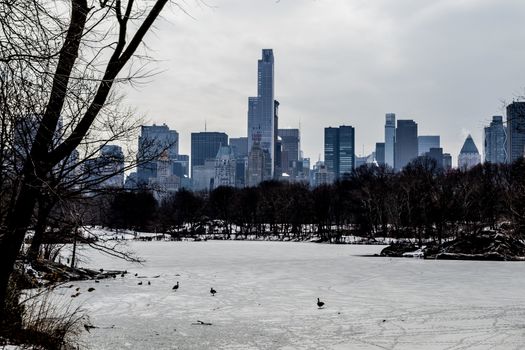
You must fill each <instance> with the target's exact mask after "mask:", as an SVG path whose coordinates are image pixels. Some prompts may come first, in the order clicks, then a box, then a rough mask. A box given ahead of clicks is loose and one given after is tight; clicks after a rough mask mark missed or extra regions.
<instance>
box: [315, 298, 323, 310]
mask: <svg viewBox="0 0 525 350" xmlns="http://www.w3.org/2000/svg"><path fill="white" fill-rule="evenodd" d="M323 306H324V303H323V302H322V301H321V300H319V298H317V307H318V308H322V307H323Z"/></svg>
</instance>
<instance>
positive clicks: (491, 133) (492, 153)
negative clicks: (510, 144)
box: [483, 115, 507, 164]
mask: <svg viewBox="0 0 525 350" xmlns="http://www.w3.org/2000/svg"><path fill="white" fill-rule="evenodd" d="M483 139H484V140H483V141H484V142H483V153H484V155H485V162H490V163H495V164H496V163H505V162H506V161H507V145H506V141H507V132H506V130H505V126H504V125H503V117H502V116H500V115H495V116H493V117H492V122H491V123H490V126H487V127H485V129H484V134H483Z"/></svg>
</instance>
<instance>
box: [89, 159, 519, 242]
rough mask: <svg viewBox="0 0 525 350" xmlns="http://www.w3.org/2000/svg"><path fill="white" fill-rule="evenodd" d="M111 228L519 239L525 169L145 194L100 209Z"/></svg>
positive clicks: (425, 170)
mask: <svg viewBox="0 0 525 350" xmlns="http://www.w3.org/2000/svg"><path fill="white" fill-rule="evenodd" d="M97 200H98V201H99V202H98V203H99V204H98V205H97V208H98V209H97V210H98V211H99V215H97V217H98V219H97V220H96V221H97V222H92V224H101V225H103V226H105V227H110V228H120V229H134V230H141V231H150V232H152V231H155V232H159V233H160V232H166V233H170V234H172V235H174V236H177V235H193V234H203V233H207V231H206V230H209V228H210V227H216V228H218V229H219V231H220V232H221V233H222V234H223V235H224V236H225V238H229V237H231V235H232V234H235V235H236V237H237V238H242V237H243V236H248V235H249V236H253V235H256V236H257V237H264V236H265V235H279V234H284V235H285V236H286V237H288V238H290V239H307V238H309V237H311V236H312V234H313V235H316V236H318V237H320V238H321V239H322V240H326V241H332V242H338V241H340V240H341V237H343V236H345V235H357V236H363V237H370V238H373V237H393V238H399V237H403V238H408V237H410V238H415V239H418V240H419V241H420V242H422V241H424V240H436V241H439V242H441V240H443V239H448V238H455V237H458V236H460V235H465V234H477V233H479V232H481V231H482V230H484V229H487V228H489V229H494V230H501V231H502V232H505V233H508V234H512V235H516V236H518V237H521V236H522V235H523V233H524V232H525V231H524V229H525V161H524V160H523V159H522V160H519V161H517V162H515V163H514V164H512V165H508V164H490V163H486V164H483V165H479V166H476V167H475V168H473V169H471V170H469V171H459V170H450V171H446V172H444V171H442V170H440V169H439V168H438V167H436V164H435V162H434V161H433V160H432V159H428V158H418V159H416V160H414V161H413V162H412V163H410V164H408V165H407V166H406V167H405V168H404V169H403V171H401V172H398V173H394V172H393V171H392V169H390V168H388V167H383V166H381V167H377V166H363V167H360V168H358V169H356V170H355V171H354V172H353V173H352V174H349V175H348V176H347V177H345V178H344V179H342V180H340V181H338V182H336V183H334V184H332V185H323V186H320V187H316V188H310V187H309V186H308V185H305V184H300V183H284V182H277V181H269V182H263V183H261V184H260V185H259V186H258V187H250V188H242V189H238V188H231V187H219V188H217V189H215V190H213V191H211V192H209V193H194V192H191V191H187V190H180V191H178V192H177V193H175V194H173V195H172V196H170V197H167V198H165V199H164V200H163V201H161V203H160V204H159V203H157V202H156V201H155V199H154V198H153V195H152V194H151V193H149V192H147V191H138V192H120V193H114V194H111V195H107V196H106V197H103V198H99V199H97Z"/></svg>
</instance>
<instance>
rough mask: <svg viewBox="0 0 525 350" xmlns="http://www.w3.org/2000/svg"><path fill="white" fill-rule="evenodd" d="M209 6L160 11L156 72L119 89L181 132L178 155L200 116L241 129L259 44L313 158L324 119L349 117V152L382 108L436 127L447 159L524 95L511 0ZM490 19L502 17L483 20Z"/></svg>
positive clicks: (213, 124) (286, 114)
mask: <svg viewBox="0 0 525 350" xmlns="http://www.w3.org/2000/svg"><path fill="white" fill-rule="evenodd" d="M212 7H213V8H207V7H203V8H198V7H193V6H192V5H188V10H189V12H190V13H191V15H192V16H193V17H194V18H196V19H197V20H194V19H192V18H190V17H188V16H187V15H184V14H182V13H180V12H178V11H176V10H175V9H173V10H172V11H169V12H168V13H167V14H166V20H165V21H163V22H162V23H160V24H159V31H158V35H159V36H158V37H152V41H155V42H156V41H159V42H162V45H156V47H158V46H162V48H161V49H158V50H157V51H156V57H158V58H159V62H155V63H154V64H152V65H151V66H150V68H154V69H158V70H159V71H161V73H160V74H159V75H157V76H155V77H152V79H151V81H152V83H151V84H148V85H147V86H139V87H138V88H135V89H132V90H130V93H129V97H130V101H131V103H132V105H134V106H135V107H136V108H137V111H138V113H140V114H145V115H146V117H147V119H148V121H149V122H151V123H153V122H156V123H163V122H165V123H167V124H168V125H170V126H171V127H172V128H175V129H177V130H178V131H179V132H180V134H181V141H182V142H181V153H185V154H188V153H189V134H190V133H191V132H194V131H202V130H204V124H205V122H206V121H207V124H208V129H209V130H216V131H223V132H226V133H227V134H228V135H230V136H231V137H239V136H244V134H245V130H246V122H245V116H246V113H247V106H246V99H247V97H249V96H254V95H256V86H255V84H254V74H253V72H254V70H255V69H256V67H257V62H256V59H257V58H259V56H260V50H261V49H262V48H273V50H274V53H275V55H276V57H277V59H278V65H277V66H276V72H275V75H276V81H275V86H276V91H275V93H276V96H277V97H278V100H279V102H280V103H281V107H280V127H292V128H298V127H299V124H301V129H302V141H303V150H304V152H305V156H308V157H310V158H311V159H313V160H317V159H318V156H319V154H322V153H323V151H322V131H321V130H322V129H323V128H324V127H325V126H327V125H343V124H346V125H353V126H354V127H355V128H356V130H357V131H358V132H357V133H356V150H357V153H358V155H359V154H361V153H363V152H362V150H363V145H364V150H365V152H364V153H365V154H369V153H370V152H371V151H373V149H374V147H375V143H376V142H377V141H379V140H382V139H383V138H382V134H383V132H384V130H383V129H382V128H381V127H378V128H375V127H373V128H371V127H369V126H370V123H377V124H379V123H383V118H384V115H385V113H388V112H394V113H396V116H397V118H398V119H414V120H416V121H417V122H418V124H419V125H420V130H419V132H420V133H421V134H422V135H441V137H442V139H441V143H442V146H443V148H444V150H445V151H446V152H449V153H451V154H452V155H453V156H454V158H457V154H458V153H459V151H460V149H461V146H462V143H463V141H464V139H465V137H466V135H467V134H469V133H470V134H472V137H473V138H474V140H475V142H476V144H478V145H481V144H482V133H483V127H484V126H485V125H487V124H488V123H489V122H490V118H491V117H492V115H501V114H503V113H504V109H503V108H502V107H503V105H502V103H501V100H506V101H507V102H510V101H511V100H512V99H513V98H514V97H515V96H517V95H520V94H522V93H521V92H522V88H523V83H522V82H523V81H524V80H525V72H520V71H519V70H518V69H517V68H518V67H519V66H520V64H521V62H522V61H523V59H524V58H525V53H523V52H521V50H520V49H519V48H518V47H515V46H514V45H508V44H506V43H507V42H508V40H510V39H509V38H512V41H513V42H520V41H521V40H522V38H521V35H522V34H521V33H520V32H519V31H518V30H517V28H518V26H519V24H520V23H521V22H523V19H524V17H525V15H522V14H523V13H525V11H522V10H523V9H525V4H521V3H519V2H518V1H505V2H501V1H482V2H472V1H467V2H460V3H458V2H453V1H433V2H430V1H420V2H414V1H399V2H396V3H395V5H394V4H391V3H389V2H386V1H378V2H374V3H373V4H369V3H363V2H360V1H331V2H329V3H328V2H323V1H318V2H304V3H303V2H301V3H292V2H290V1H280V2H278V3H275V2H267V3H265V2H256V3H255V2H250V1H248V2H241V3H240V4H239V3H238V2H233V1H219V0H216V1H214V3H213V4H212ZM495 16H498V17H499V18H506V21H505V22H504V23H500V24H499V25H498V26H497V27H494V26H487V25H486V23H488V22H491V21H492V20H491V19H492V18H493V17H495ZM314 19H315V21H314ZM266 20H269V21H271V23H272V28H267V27H266V26H264V25H262V24H263V23H264V22H265V21H266ZM291 23H293V25H291ZM241 27H243V28H244V29H243V30H241ZM174 31H183V32H184V33H185V34H188V35H183V36H178V35H173V32H174ZM239 33H242V34H241V35H239ZM509 33H510V34H512V35H510V34H509ZM187 37H191V38H192V40H191V41H188V40H187V39H185V38H187ZM169 48H172V49H169ZM174 48H176V49H174ZM502 52H505V55H502V54H501V53H502ZM181 72H183V74H182V73H181ZM359 130H361V132H359ZM365 130H366V131H365ZM320 131H321V132H320ZM454 163H456V161H455V159H454Z"/></svg>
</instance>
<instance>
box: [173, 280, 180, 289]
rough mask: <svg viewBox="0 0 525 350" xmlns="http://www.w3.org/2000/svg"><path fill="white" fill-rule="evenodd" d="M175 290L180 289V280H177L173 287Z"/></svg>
mask: <svg viewBox="0 0 525 350" xmlns="http://www.w3.org/2000/svg"><path fill="white" fill-rule="evenodd" d="M171 289H173V290H177V289H179V281H177V284H176V285H174V286H173V288H171Z"/></svg>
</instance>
